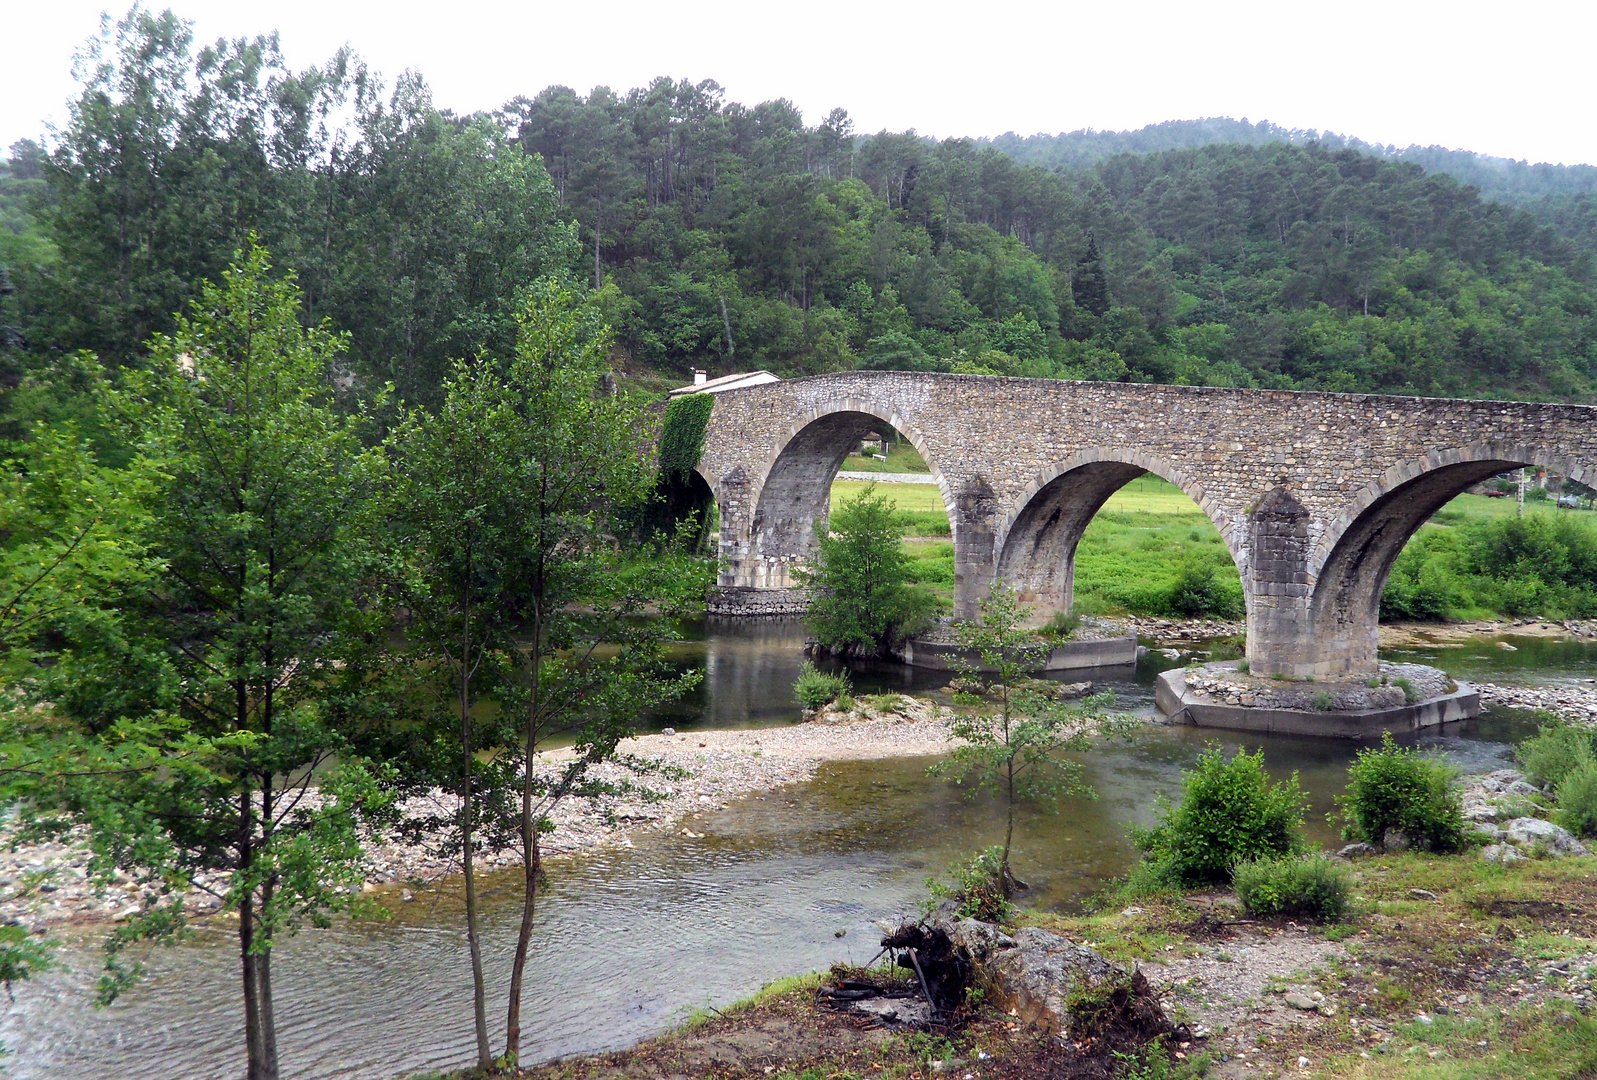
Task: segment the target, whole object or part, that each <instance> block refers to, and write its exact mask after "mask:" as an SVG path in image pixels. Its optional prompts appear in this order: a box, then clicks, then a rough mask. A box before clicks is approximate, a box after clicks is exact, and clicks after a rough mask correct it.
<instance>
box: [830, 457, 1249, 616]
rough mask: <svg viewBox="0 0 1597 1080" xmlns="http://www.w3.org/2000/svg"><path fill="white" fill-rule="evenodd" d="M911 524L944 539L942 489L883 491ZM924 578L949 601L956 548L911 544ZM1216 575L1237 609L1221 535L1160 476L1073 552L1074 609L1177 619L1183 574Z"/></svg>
mask: <svg viewBox="0 0 1597 1080" xmlns="http://www.w3.org/2000/svg"><path fill="white" fill-rule="evenodd" d="M868 486H870V485H869V484H867V483H866V482H864V481H856V480H839V481H837V482H836V483H834V484H833V485H832V506H833V507H834V508H835V507H836V506H837V504H838V502H839V501H840V500H842V499H845V498H852V497H853V496H855V495H857V494H859V493H860V492H861V491H864V490H865V488H867V487H868ZM878 490H879V491H881V492H884V493H885V494H886V495H887V496H888V497H889V498H890V499H892V500H893V502H894V503H895V504H896V505H897V507H898V509H899V511H900V513H901V514H902V515H903V516H904V517H905V518H906V519H907V521H908V523H909V524H910V525H911V526H912V528H911V530H910V534H911V536H912V537H926V536H947V535H948V513H947V510H946V509H945V508H944V506H943V496H942V492H941V491H940V490H939V489H938V488H937V487H936V486H934V485H932V484H883V485H881V486H880V487H879V488H878ZM907 543H908V546H909V550H910V552H911V554H912V555H913V556H914V558H915V561H916V566H917V571H918V574H919V580H920V581H921V582H922V583H923V584H926V585H929V586H931V587H932V589H933V590H934V591H936V592H938V593H940V594H942V595H944V596H945V597H950V598H951V597H952V595H953V588H954V546H953V544H951V543H925V542H916V541H915V540H914V539H911V540H910V541H907ZM1194 574H1196V575H1198V576H1199V577H1202V576H1203V575H1205V574H1208V575H1211V576H1212V578H1213V581H1214V584H1215V591H1216V593H1217V599H1218V602H1219V607H1220V608H1221V611H1218V612H1216V613H1217V614H1219V613H1224V612H1226V611H1240V605H1241V601H1242V583H1241V581H1240V579H1239V578H1238V577H1237V572H1236V569H1235V567H1234V565H1233V564H1232V562H1231V556H1230V554H1229V553H1228V552H1227V551H1226V549H1225V544H1224V542H1223V541H1221V539H1220V533H1219V531H1218V530H1216V529H1215V527H1214V526H1213V525H1212V524H1211V523H1210V522H1209V519H1208V518H1207V517H1206V516H1205V515H1204V513H1203V511H1202V510H1199V509H1198V507H1197V504H1196V503H1194V502H1193V501H1192V500H1191V499H1189V498H1187V496H1186V495H1184V494H1182V492H1181V490H1180V489H1179V488H1177V487H1176V486H1174V485H1173V484H1170V483H1167V482H1166V481H1164V480H1161V479H1159V478H1158V477H1156V476H1144V477H1141V478H1139V479H1136V480H1133V481H1132V482H1131V483H1129V484H1127V485H1126V486H1125V487H1123V488H1121V489H1120V490H1119V491H1117V492H1115V494H1113V495H1112V496H1110V497H1109V501H1108V502H1107V503H1105V504H1104V508H1103V509H1102V510H1100V511H1099V512H1098V516H1097V517H1096V518H1094V519H1093V521H1092V524H1091V525H1089V526H1087V531H1086V534H1085V535H1084V536H1083V537H1082V540H1081V545H1080V547H1079V548H1078V550H1077V552H1076V610H1077V611H1079V612H1081V613H1083V614H1087V615H1093V614H1109V613H1123V612H1132V613H1137V614H1175V613H1177V612H1175V611H1174V610H1173V609H1172V606H1171V596H1172V593H1173V591H1174V590H1175V589H1176V587H1177V585H1178V584H1179V583H1180V582H1181V581H1182V579H1183V575H1187V576H1188V577H1191V576H1192V575H1194Z"/></svg>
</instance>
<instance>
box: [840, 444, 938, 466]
mask: <svg viewBox="0 0 1597 1080" xmlns="http://www.w3.org/2000/svg"><path fill="white" fill-rule="evenodd" d="M843 470H844V471H845V472H887V473H929V472H931V471H932V470H931V469H930V468H928V467H927V465H926V462H925V461H924V460H923V459H922V458H921V456H920V455H919V454H917V453H916V452H915V448H914V447H913V446H911V445H909V443H894V444H893V445H891V446H889V447H888V448H887V460H886V461H878V460H877V459H876V458H873V457H854V456H850V457H848V458H846V459H844V461H843Z"/></svg>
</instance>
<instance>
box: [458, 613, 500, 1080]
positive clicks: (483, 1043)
mask: <svg viewBox="0 0 1597 1080" xmlns="http://www.w3.org/2000/svg"><path fill="white" fill-rule="evenodd" d="M470 624H471V612H470V609H469V608H468V609H467V613H466V626H467V629H465V630H464V631H463V633H462V637H463V640H464V642H465V648H463V649H462V650H461V675H460V750H461V786H460V819H461V820H460V838H461V844H460V863H461V869H462V871H463V872H464V873H465V877H466V947H467V949H468V951H469V952H470V953H471V993H472V999H471V1005H472V1015H473V1018H474V1020H475V1022H476V1026H477V1067H478V1068H480V1069H489V1068H491V1067H492V1066H493V1054H492V1052H491V1051H490V1050H489V1049H488V1001H487V991H486V988H485V987H484V984H483V976H482V941H481V939H480V938H479V937H478V935H477V879H476V875H475V874H474V872H473V870H474V868H473V866H472V846H473V845H472V829H473V827H474V826H475V824H476V821H475V815H474V811H475V810H476V800H475V792H474V790H473V780H472V778H473V769H472V756H471V675H470V665H471V630H470Z"/></svg>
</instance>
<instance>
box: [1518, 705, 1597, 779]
mask: <svg viewBox="0 0 1597 1080" xmlns="http://www.w3.org/2000/svg"><path fill="white" fill-rule="evenodd" d="M1514 756H1515V757H1517V758H1519V763H1520V765H1521V766H1523V767H1524V769H1525V775H1526V776H1528V777H1529V778H1530V781H1531V783H1533V784H1535V785H1537V786H1538V787H1554V788H1556V787H1557V786H1558V785H1559V784H1560V783H1561V782H1562V781H1563V779H1564V777H1566V776H1568V775H1569V774H1570V773H1572V772H1575V771H1576V770H1578V769H1580V768H1582V767H1583V766H1586V765H1589V764H1591V763H1592V762H1593V761H1594V760H1597V754H1593V752H1592V736H1591V734H1590V733H1589V732H1587V731H1586V730H1585V729H1584V728H1577V727H1572V726H1571V725H1569V724H1565V723H1563V722H1561V721H1555V722H1553V723H1551V724H1544V725H1542V727H1541V728H1540V729H1539V730H1538V731H1537V732H1536V734H1535V735H1533V736H1531V737H1530V738H1528V739H1526V740H1525V741H1524V742H1522V743H1520V744H1519V749H1517V750H1516V751H1514Z"/></svg>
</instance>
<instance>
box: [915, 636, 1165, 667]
mask: <svg viewBox="0 0 1597 1080" xmlns="http://www.w3.org/2000/svg"><path fill="white" fill-rule="evenodd" d="M1137 649H1138V646H1137V635H1136V634H1126V635H1124V636H1122V637H1116V638H1101V639H1099V640H1096V641H1067V642H1065V643H1064V644H1063V645H1060V646H1057V647H1056V648H1055V649H1054V650H1053V651H1052V652H1050V653H1048V654H1047V656H1046V657H1044V658H1043V660H1042V662H1041V663H1040V664H1039V665H1038V666H1036V667H1034V668H1031V669H1030V672H1031V673H1032V674H1039V673H1044V672H1059V671H1085V670H1088V669H1090V668H1108V667H1125V666H1126V665H1135V664H1136V662H1137ZM893 655H894V656H895V657H897V658H898V659H899V660H901V661H903V662H904V663H906V664H908V665H909V666H910V667H917V668H927V669H929V670H932V671H958V670H960V669H961V668H962V667H964V666H965V665H966V664H975V665H976V668H977V670H979V671H990V670H992V669H991V668H988V667H985V666H984V665H982V663H981V655H980V654H979V653H978V652H977V651H976V650H974V649H962V648H960V647H959V646H958V645H956V644H952V643H948V642H939V641H906V642H905V643H904V644H903V645H902V646H900V647H899V648H897V649H894V650H893Z"/></svg>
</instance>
